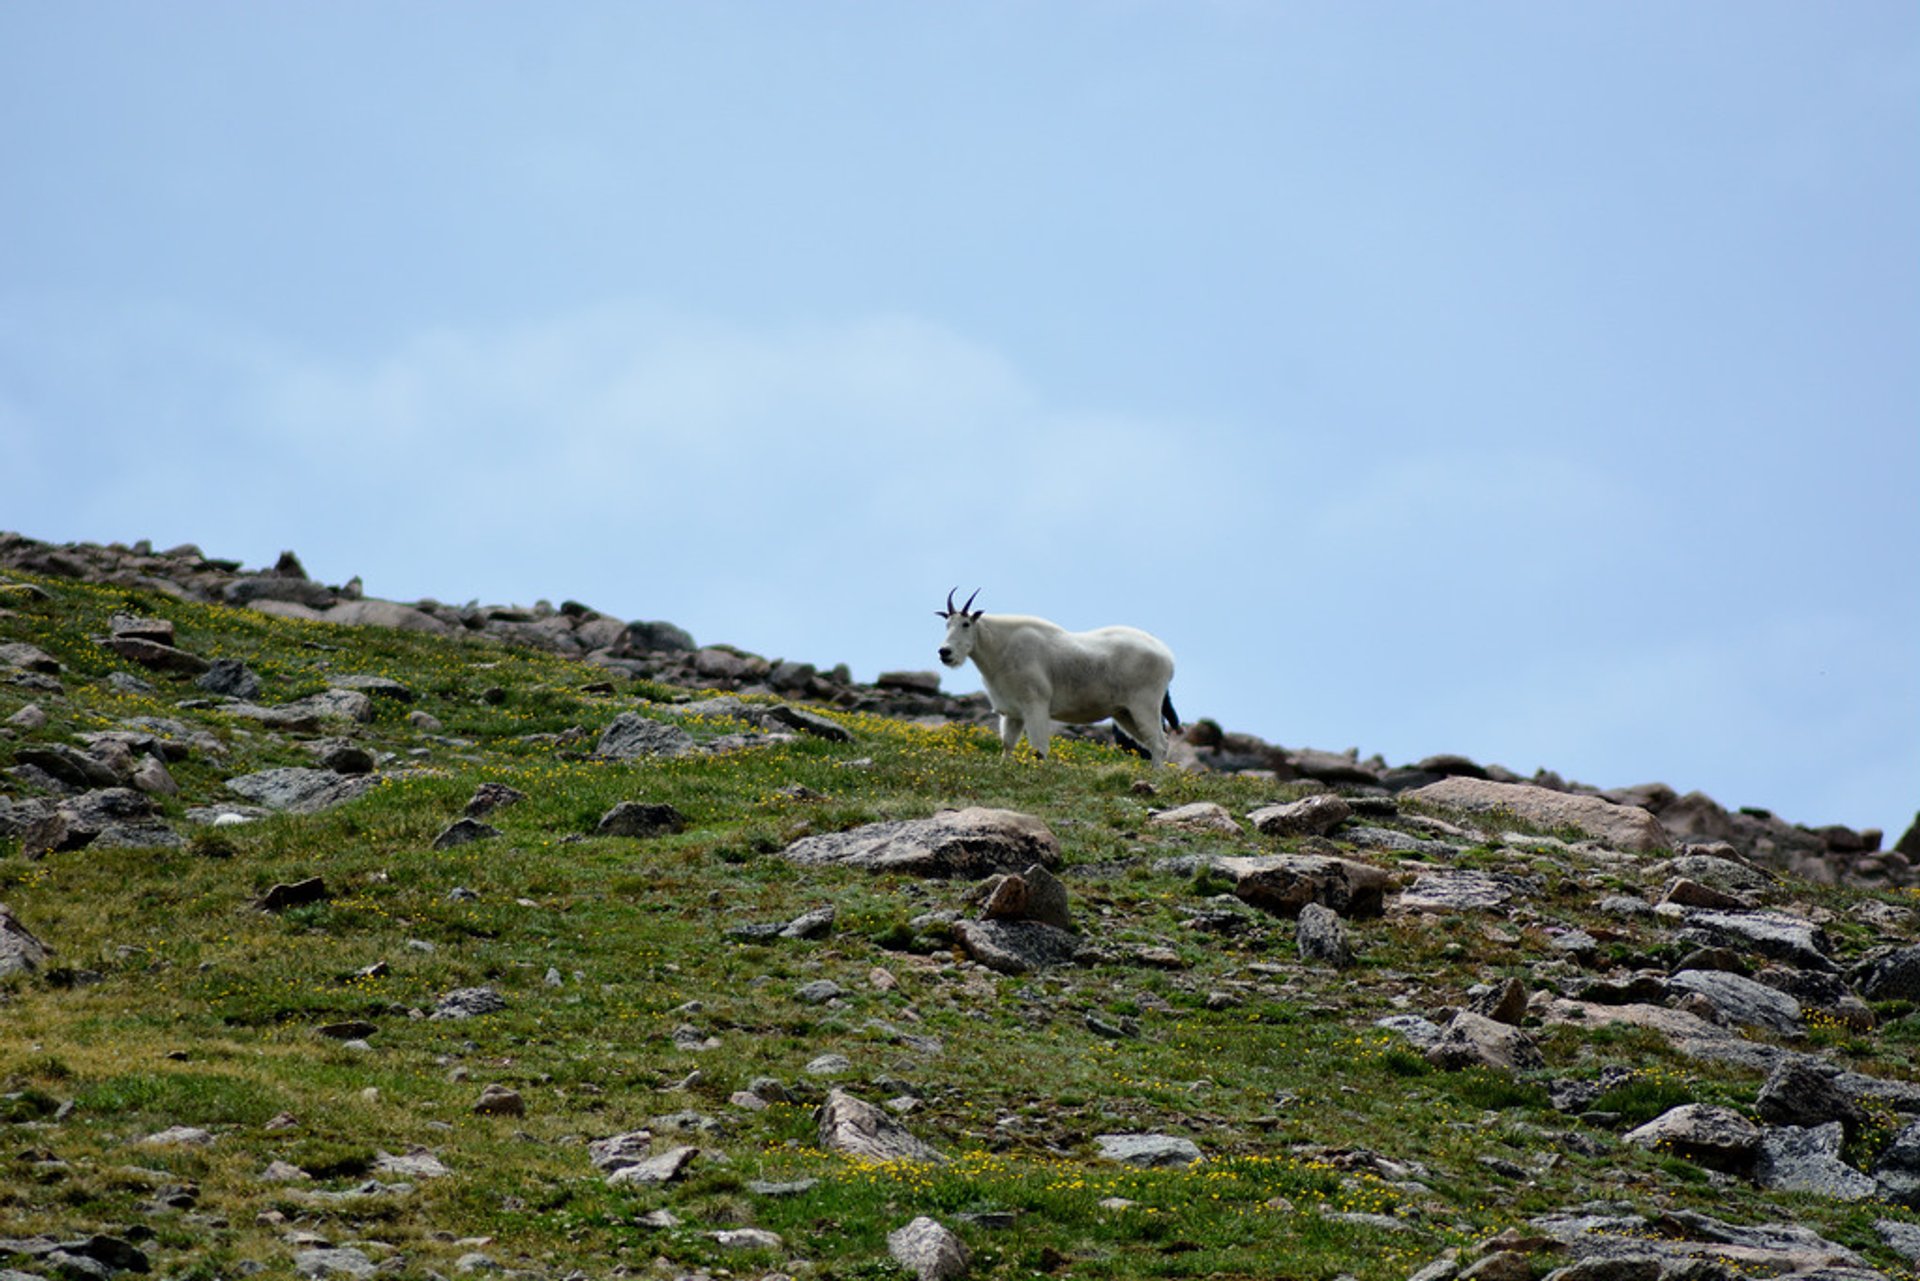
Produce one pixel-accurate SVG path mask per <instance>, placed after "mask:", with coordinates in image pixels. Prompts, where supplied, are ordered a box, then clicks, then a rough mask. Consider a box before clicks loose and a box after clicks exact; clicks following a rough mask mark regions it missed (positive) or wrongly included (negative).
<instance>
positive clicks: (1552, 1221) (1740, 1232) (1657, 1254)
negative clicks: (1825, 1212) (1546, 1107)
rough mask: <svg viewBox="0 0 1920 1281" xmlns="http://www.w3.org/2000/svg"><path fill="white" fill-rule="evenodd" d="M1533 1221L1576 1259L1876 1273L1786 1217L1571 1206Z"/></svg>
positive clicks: (1754, 1270) (1748, 1270)
mask: <svg viewBox="0 0 1920 1281" xmlns="http://www.w3.org/2000/svg"><path fill="white" fill-rule="evenodd" d="M1532 1226H1533V1227H1535V1228H1537V1229H1539V1230H1540V1232H1541V1233H1542V1234H1544V1235H1546V1236H1548V1237H1551V1238H1552V1239H1553V1240H1555V1241H1558V1242H1559V1243H1560V1244H1561V1245H1563V1246H1565V1247H1566V1248H1567V1250H1568V1251H1569V1252H1570V1253H1571V1254H1573V1255H1574V1256H1575V1257H1576V1258H1578V1259H1581V1260H1589V1259H1593V1260H1602V1259H1628V1258H1655V1259H1659V1260H1661V1261H1662V1262H1663V1263H1664V1262H1671V1263H1673V1264H1675V1265H1678V1264H1680V1263H1682V1262H1684V1261H1686V1260H1690V1259H1710V1260H1714V1261H1717V1262H1720V1263H1722V1264H1730V1265H1732V1266H1733V1267H1734V1268H1735V1269H1737V1270H1738V1271H1739V1272H1740V1273H1741V1274H1742V1275H1756V1276H1775V1275H1779V1274H1782V1273H1794V1272H1802V1271H1812V1270H1814V1269H1822V1268H1844V1269H1848V1270H1849V1271H1848V1275H1849V1276H1850V1277H1857V1278H1861V1279H1863V1281H1864V1279H1865V1278H1873V1277H1881V1276H1882V1275H1883V1274H1881V1273H1879V1272H1875V1271H1873V1270H1872V1269H1870V1268H1869V1267H1868V1266H1867V1263H1866V1260H1864V1259H1862V1258H1861V1257H1860V1256H1859V1255H1857V1254H1855V1253H1854V1252H1853V1251H1852V1250H1849V1249H1847V1248H1846V1247H1845V1246H1843V1245H1839V1244H1837V1243H1835V1242H1833V1241H1829V1240H1827V1239H1826V1238H1825V1237H1823V1236H1821V1235H1820V1234H1819V1233H1817V1232H1815V1231H1813V1230H1812V1229H1811V1228H1804V1227H1800V1226H1799V1225H1797V1224H1788V1223H1760V1224H1734V1223H1726V1222H1723V1221H1722V1220H1719V1219H1715V1218H1713V1217H1712V1216H1710V1215H1705V1214H1699V1213H1696V1212H1694V1211H1691V1210H1672V1211H1667V1212H1665V1213H1662V1214H1657V1215H1655V1216H1653V1217H1652V1218H1648V1217H1645V1216H1643V1215H1639V1214H1635V1213H1631V1212H1626V1213H1620V1214H1583V1213H1578V1212H1569V1213H1565V1214H1551V1215H1546V1216H1543V1217H1541V1218H1537V1219H1534V1220H1533V1221H1532Z"/></svg>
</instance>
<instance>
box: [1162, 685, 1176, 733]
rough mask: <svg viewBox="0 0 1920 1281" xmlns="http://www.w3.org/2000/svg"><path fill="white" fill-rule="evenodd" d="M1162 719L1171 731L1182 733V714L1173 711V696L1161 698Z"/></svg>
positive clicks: (1167, 695)
mask: <svg viewBox="0 0 1920 1281" xmlns="http://www.w3.org/2000/svg"><path fill="white" fill-rule="evenodd" d="M1160 719H1161V721H1162V722H1164V723H1165V725H1166V727H1167V729H1169V730H1170V731H1172V732H1174V733H1176V734H1177V733H1179V732H1180V713H1178V712H1176V711H1174V710H1173V695H1172V694H1162V695H1161V696H1160Z"/></svg>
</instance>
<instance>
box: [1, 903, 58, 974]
mask: <svg viewBox="0 0 1920 1281" xmlns="http://www.w3.org/2000/svg"><path fill="white" fill-rule="evenodd" d="M52 954H53V949H52V948H50V947H48V946H47V945H46V944H45V943H42V942H41V941H40V940H39V939H37V938H35V937H34V936H33V932H32V931H31V930H29V929H28V928H27V927H26V926H24V925H22V924H20V921H19V919H18V918H16V917H15V916H14V914H13V913H12V911H10V910H9V909H8V907H7V905H6V904H5V903H0V977H4V976H5V975H8V974H19V973H22V972H25V971H31V970H37V969H39V968H40V967H41V966H42V965H44V964H46V961H47V958H48V957H49V956H51V955H52Z"/></svg>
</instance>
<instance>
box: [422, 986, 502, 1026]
mask: <svg viewBox="0 0 1920 1281" xmlns="http://www.w3.org/2000/svg"><path fill="white" fill-rule="evenodd" d="M506 1008H507V999H506V998H505V997H503V996H501V995H500V994H499V993H498V992H496V991H494V990H493V989H492V988H490V987H463V988H458V989H456V990H454V991H452V992H448V993H447V994H446V995H445V996H443V997H441V998H440V1000H439V1002H438V1003H437V1004H436V1005H435V1006H434V1007H433V1014H432V1015H431V1017H433V1018H436V1019H472V1018H479V1017H480V1016H481V1015H483V1014H498V1013H499V1012H500V1011H502V1010H504V1009H506Z"/></svg>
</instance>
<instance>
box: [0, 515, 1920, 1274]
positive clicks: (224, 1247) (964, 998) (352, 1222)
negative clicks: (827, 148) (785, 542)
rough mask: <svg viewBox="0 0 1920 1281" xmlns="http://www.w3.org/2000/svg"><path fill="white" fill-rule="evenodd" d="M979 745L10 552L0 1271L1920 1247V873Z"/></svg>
mask: <svg viewBox="0 0 1920 1281" xmlns="http://www.w3.org/2000/svg"><path fill="white" fill-rule="evenodd" d="M1227 710H1229V711H1230V709H1227ZM991 715H992V710H991V708H989V707H988V706H987V705H986V703H985V701H984V700H981V699H978V698H972V699H956V698H951V697H949V696H947V695H945V694H943V693H941V692H940V690H939V687H938V680H937V677H934V676H933V675H932V674H929V673H919V672H912V671H903V672H897V673H890V674H888V675H886V676H884V677H882V679H881V680H880V681H879V682H877V683H876V684H874V685H870V686H869V685H858V684H856V683H854V682H853V681H852V680H851V679H850V677H849V676H848V674H847V673H845V672H844V670H840V671H836V670H834V669H832V668H826V669H822V668H818V667H815V666H813V665H810V664H807V663H802V662H797V661H786V660H768V659H764V658H761V657H759V656H757V655H751V654H746V653H742V652H740V651H738V650H734V649H730V648H727V647H725V646H717V645H713V646H706V647H700V646H696V645H695V644H694V642H693V640H692V638H691V637H689V636H687V635H686V633H685V632H684V631H682V630H681V629H679V628H677V627H674V626H672V625H671V624H667V623H661V622H632V623H629V622H623V621H620V620H617V619H610V618H606V617H603V616H601V615H599V614H598V613H596V612H595V611H593V610H591V609H589V608H587V607H585V606H582V605H578V604H576V603H572V602H569V603H567V604H564V605H562V606H560V607H559V608H557V609H556V608H553V607H551V606H546V605H535V606H532V607H505V606H491V607H489V606H480V605H470V606H465V607H450V606H446V605H443V604H439V603H437V602H431V601H422V602H415V603H412V604H401V603H394V602H378V601H371V600H365V599H362V598H361V596H360V593H359V591H358V589H357V585H355V584H350V585H348V586H347V587H345V588H339V587H327V586H324V585H322V584H318V583H314V582H311V581H310V580H308V579H307V578H306V576H305V574H304V571H302V570H301V569H300V566H299V562H298V559H297V558H296V557H293V556H292V555H291V554H289V555H287V556H283V557H282V558H281V562H280V563H279V564H278V565H276V566H274V567H273V568H272V569H267V570H258V571H246V570H243V569H242V567H241V566H239V565H238V564H236V563H233V562H222V561H217V560H212V559H210V558H208V557H206V556H204V555H203V554H201V553H200V552H199V551H198V550H197V549H193V548H175V549H172V550H170V551H163V552H155V551H154V550H153V549H152V548H150V547H146V546H135V547H101V546H91V545H78V546H69V547H51V546H48V545H46V544H42V543H37V542H34V541H33V540H31V539H27V538H23V537H21V536H18V535H4V534H0V904H3V905H4V906H0V1163H4V1164H3V1165H0V1275H4V1276H6V1277H7V1278H8V1281H13V1278H15V1277H28V1278H40V1279H42V1281H52V1279H53V1278H65V1277H71V1276H115V1275H119V1274H121V1273H142V1274H148V1275H153V1276H159V1277H167V1278H197V1279H203V1281H211V1279H213V1278H238V1277H246V1276H253V1275H259V1276H293V1275H300V1276H308V1277H332V1276H373V1275H383V1276H394V1277H401V1278H431V1277H448V1276H456V1275H462V1274H467V1273H475V1272H493V1273H499V1274H502V1275H507V1276H514V1277H525V1278H540V1279H552V1281H560V1279H561V1278H582V1279H597V1278H612V1277H624V1276H643V1277H658V1278H663V1279H664V1278H675V1277H694V1276H704V1277H721V1276H732V1277H773V1276H783V1277H818V1278H831V1277H848V1278H852V1277H872V1278H881V1277H891V1276H917V1277H957V1276H967V1277H979V1278H989V1277H1006V1278H1012V1277H1033V1276H1050V1277H1061V1278H1065V1277H1095V1278H1099V1277H1107V1278H1122V1277H1274V1276H1287V1277H1304V1278H1325V1279H1327V1281H1332V1279H1333V1278H1337V1277H1353V1278H1358V1279H1360V1281H1389V1279H1391V1281H1400V1279H1402V1278H1410V1277H1420V1278H1422V1279H1423V1281H1452V1279H1453V1278H1456V1277H1459V1278H1468V1277H1474V1278H1496V1277H1498V1278H1505V1277H1555V1278H1559V1279H1561V1281H1595V1279H1597V1278H1603V1277H1606V1278H1614V1277H1618V1278H1627V1277H1633V1278H1649V1279H1650V1281H1678V1278H1682V1277H1685V1278H1703V1279H1704V1278H1732V1277H1737V1276H1759V1275H1767V1276H1787V1277H1800V1278H1803V1281H1813V1278H1822V1279H1826V1281H1841V1279H1842V1278H1846V1279H1866V1278H1874V1277H1886V1278H1893V1277H1900V1276H1905V1275H1909V1274H1910V1273H1911V1271H1912V1268H1913V1266H1914V1261H1915V1259H1916V1258H1920V1208H1916V1207H1920V1119H1917V1118H1920V1079H1917V1078H1920V1074H1917V1073H1916V1069H1915V1065H1914V1050H1915V1046H1916V1045H1917V1044H1920V1004H1916V1003H1920V923H1917V918H1916V914H1915V913H1916V909H1920V902H1916V895H1915V892H1914V889H1913V886H1912V876H1911V869H1910V865H1909V863H1908V854H1909V853H1910V852H1911V850H1912V848H1913V841H1914V840H1915V837H1914V835H1913V834H1912V833H1909V834H1908V836H1907V837H1906V838H1904V839H1903V840H1902V841H1901V842H1900V843H1899V846H1898V847H1896V848H1895V849H1892V850H1882V849H1880V844H1881V842H1880V839H1879V836H1878V835H1877V834H1873V833H1852V832H1844V831H1840V830H1831V829H1830V830H1823V831H1818V832H1809V831H1805V830H1803V829H1799V828H1795V827H1793V826H1792V825H1791V824H1789V823H1786V822H1785V821H1783V820H1780V819H1778V818H1776V817H1774V816H1771V815H1761V814H1753V813H1739V814H1733V813H1728V812H1727V811H1725V810H1722V809H1719V807H1717V806H1715V805H1713V803H1712V802H1711V801H1709V800H1708V799H1707V798H1705V797H1699V796H1697V794H1695V795H1682V794H1680V793H1677V792H1675V791H1674V790H1673V789H1671V788H1662V787H1646V788H1634V789H1627V790H1625V791H1622V792H1615V793H1606V794H1602V793H1598V792H1595V791H1594V790H1593V789H1588V788H1581V787H1578V786H1576V785H1572V784H1568V783H1565V782H1564V781H1562V780H1558V779H1556V778H1553V777H1551V776H1546V775H1541V776H1536V777H1534V778H1532V779H1522V778H1518V777H1516V776H1513V775H1511V774H1509V773H1507V772H1505V771H1501V770H1499V769H1498V768H1497V767H1492V766H1481V765H1478V764H1476V763H1474V762H1471V761H1465V760H1462V759H1460V758H1457V757H1434V758H1430V759H1429V760H1427V761H1423V762H1420V763H1418V764H1415V765H1409V766H1402V767H1389V766H1387V765H1386V764H1385V763H1384V762H1378V761H1365V760H1362V759H1360V758H1359V757H1358V755H1357V754H1336V753H1327V752H1319V751H1314V750H1312V749H1307V748H1294V749H1287V748H1281V747H1277V746H1274V745H1271V744H1266V743H1262V742H1260V741H1259V740H1257V739H1252V738H1250V737H1248V736H1245V735H1239V734H1234V733H1231V732H1228V731H1225V730H1223V729H1222V728H1221V727H1220V725H1219V724H1218V723H1217V722H1214V721H1211V720H1202V721H1199V722H1197V723H1195V724H1193V725H1190V726H1189V727H1188V728H1187V729H1185V730H1184V731H1182V732H1180V733H1179V734H1176V735H1174V736H1173V737H1172V738H1171V739H1170V740H1169V742H1168V757H1169V759H1170V761H1171V762H1172V764H1173V766H1174V768H1156V767H1150V766H1149V765H1148V764H1146V763H1144V762H1142V761H1140V760H1139V759H1137V758H1136V757H1134V756H1132V755H1129V754H1127V753H1126V752H1124V751H1121V750H1119V749H1118V748H1117V747H1116V746H1114V745H1113V744H1112V743H1111V742H1110V741H1108V740H1107V739H1106V738H1104V737H1103V736H1101V735H1099V734H1095V733H1087V732H1080V733H1074V734H1068V735H1065V736H1063V737H1061V738H1059V739H1058V740H1057V741H1056V742H1055V743H1054V751H1053V761H1052V764H1051V765H1050V766H1049V768H1046V769H1034V768H1028V767H1025V765H1024V764H1023V763H1021V762H1008V761H1005V760H1004V759H1003V758H1002V744H1001V742H1000V741H999V738H998V737H997V735H996V734H995V733H994V732H993V731H992V729H990V728H989V727H988V725H987V722H988V720H989V718H990V717H991Z"/></svg>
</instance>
